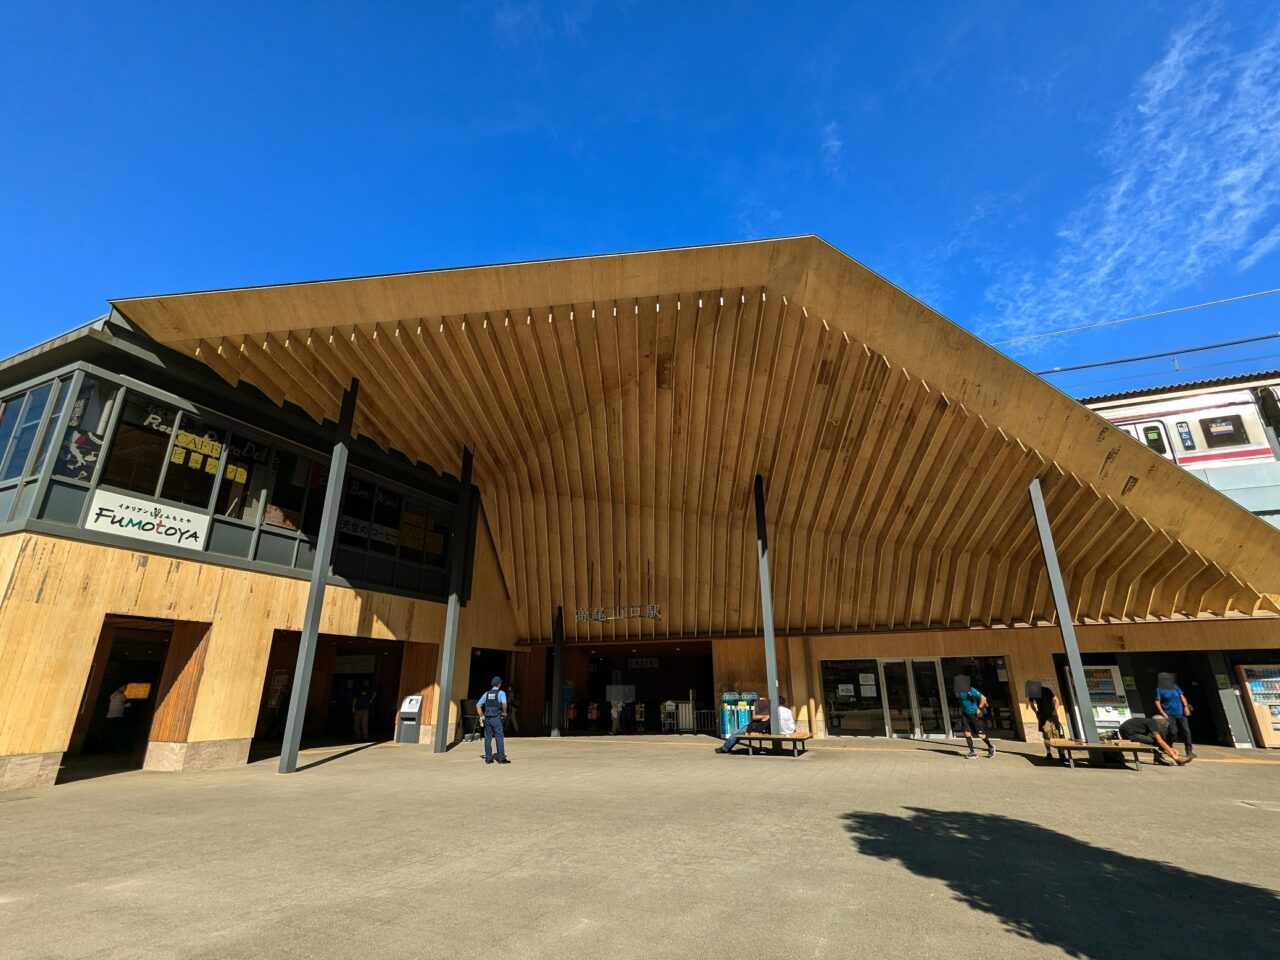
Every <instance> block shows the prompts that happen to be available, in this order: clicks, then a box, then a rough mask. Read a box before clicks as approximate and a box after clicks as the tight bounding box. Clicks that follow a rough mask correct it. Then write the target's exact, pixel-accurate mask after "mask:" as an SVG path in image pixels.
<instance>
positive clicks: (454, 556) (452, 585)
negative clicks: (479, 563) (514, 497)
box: [431, 447, 471, 753]
mask: <svg viewBox="0 0 1280 960" xmlns="http://www.w3.org/2000/svg"><path fill="white" fill-rule="evenodd" d="M459 484H460V489H459V491H458V514H457V518H456V520H455V522H454V530H455V531H460V530H464V531H465V530H470V529H471V451H470V450H468V449H467V448H466V447H464V448H463V449H462V476H461V477H460V478H459ZM466 546H467V544H466V538H465V537H458V536H455V537H454V541H453V549H452V550H451V551H450V557H449V606H448V608H447V609H446V610H445V615H444V643H442V644H441V645H440V671H439V673H440V684H439V688H438V692H437V693H436V729H435V738H434V740H433V743H432V747H431V750H432V752H433V753H444V752H445V751H446V750H448V749H449V743H450V742H451V741H452V740H453V727H452V725H451V724H450V723H449V709H450V708H451V707H452V706H453V703H452V700H453V667H454V660H456V659H457V651H458V615H459V613H460V611H461V607H462V601H461V595H462V584H463V583H464V582H465V579H466V573H467V557H468V555H469V551H468V550H467V549H466Z"/></svg>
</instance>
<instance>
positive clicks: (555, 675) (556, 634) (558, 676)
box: [551, 607, 564, 737]
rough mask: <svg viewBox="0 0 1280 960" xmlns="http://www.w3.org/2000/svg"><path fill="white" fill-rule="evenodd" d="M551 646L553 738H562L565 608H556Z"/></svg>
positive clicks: (552, 620) (552, 623)
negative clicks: (552, 654) (553, 654)
mask: <svg viewBox="0 0 1280 960" xmlns="http://www.w3.org/2000/svg"><path fill="white" fill-rule="evenodd" d="M551 644H552V649H554V650H555V662H554V663H553V664H552V665H551V736H553V737H558V736H560V723H561V722H562V721H563V720H564V703H563V702H562V700H561V693H560V688H561V687H563V686H564V607H556V612H555V616H553V617H552V618H551Z"/></svg>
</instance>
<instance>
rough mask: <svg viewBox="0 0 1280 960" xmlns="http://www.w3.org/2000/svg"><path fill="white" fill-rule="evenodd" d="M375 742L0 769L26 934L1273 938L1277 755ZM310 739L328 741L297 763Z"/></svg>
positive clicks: (480, 938)
mask: <svg viewBox="0 0 1280 960" xmlns="http://www.w3.org/2000/svg"><path fill="white" fill-rule="evenodd" d="M509 744H510V747H511V750H510V753H511V756H512V758H513V760H514V762H513V763H512V764H511V765H510V766H507V767H498V766H496V765H495V766H486V765H485V764H483V763H481V762H480V761H479V759H478V753H479V745H478V744H463V745H461V746H459V747H458V748H456V749H455V750H454V751H452V752H451V753H449V754H448V755H447V756H444V757H433V756H432V755H431V754H429V753H427V752H426V751H425V749H424V748H419V747H396V746H390V745H383V746H376V747H372V748H369V749H365V750H361V751H357V752H354V753H344V752H343V751H330V752H328V753H310V754H305V755H304V757H303V761H304V762H308V761H309V762H311V763H312V764H314V765H313V766H311V767H310V768H309V769H306V770H304V771H302V772H300V773H299V774H295V775H293V776H290V777H281V776H279V775H278V774H276V773H275V764H274V761H270V760H268V761H263V762H259V763H255V764H252V765H250V766H249V767H246V768H242V769H237V770H229V771H213V772H207V773H189V774H166V773H147V772H141V771H139V772H134V773H127V774H120V775H116V776H108V777H99V778H96V779H88V780H81V781H77V782H73V783H69V784H66V785H63V786H58V787H54V788H50V789H45V790H40V791H31V792H27V793H15V794H5V795H3V796H0V863H2V864H3V869H2V870H0V943H3V944H4V948H3V952H4V955H5V956H7V957H9V958H12V960H18V958H29V957H58V958H65V957H94V958H115V957H130V958H132V957H184V958H185V957H199V958H232V957H235V958H238V957H272V958H288V957H352V958H360V960H370V958H382V957H414V958H419V957H469V956H499V957H509V958H515V957H557V958H570V957H592V958H599V957H655V958H658V957H681V958H688V957H707V956H713V955H714V956H720V957H740V956H741V957H747V956H749V957H753V958H754V957H841V958H843V957H886V956H898V957H933V956H937V957H947V958H954V957H957V956H968V955H980V956H984V957H1062V956H1077V957H1127V956H1134V955H1137V954H1141V953H1146V954H1152V953H1154V954H1158V955H1159V956H1160V957H1161V958H1162V960H1171V958H1175V957H1205V956H1229V955H1232V954H1239V955H1240V956H1241V957H1242V960H1244V958H1246V957H1249V956H1257V957H1262V956H1267V955H1273V954H1274V951H1275V948H1276V944H1277V943H1280V896H1278V895H1277V891H1280V764H1277V763H1275V762H1270V761H1269V760H1268V759H1266V758H1264V756H1263V755H1259V754H1252V755H1251V754H1250V753H1248V752H1243V751H1241V752H1236V751H1227V750H1212V749H1211V748H1205V756H1204V757H1203V758H1202V759H1200V760H1198V761H1197V762H1196V763H1193V764H1191V765H1190V766H1188V767H1186V768H1182V769H1165V768H1158V767H1154V766H1147V767H1145V768H1144V770H1143V771H1142V773H1140V774H1137V773H1134V772H1132V771H1124V770H1103V769H1099V770H1091V769H1085V768H1081V769H1077V770H1067V769H1064V768H1060V767H1058V766H1056V765H1052V766H1048V765H1043V764H1042V763H1041V762H1040V761H1039V760H1038V759H1037V757H1036V750H1035V748H1034V747H1031V746H1030V745H1023V744H1014V745H1012V746H1010V745H1001V753H1000V755H999V756H998V757H997V758H996V759H995V760H991V761H987V760H985V759H982V760H975V761H965V760H962V759H960V756H959V749H960V748H959V747H958V746H957V745H956V744H954V743H952V744H940V743H921V744H916V743H902V742H895V741H884V740H880V741H859V742H857V743H855V744H848V743H847V742H844V743H841V742H834V743H833V742H824V743H822V744H819V746H818V747H817V748H816V749H814V750H813V751H812V752H811V754H810V755H809V756H807V757H804V758H802V759H799V760H792V759H790V758H789V757H751V758H748V757H746V756H732V757H723V756H718V755H716V754H714V753H713V752H712V748H713V747H714V746H715V741H711V740H709V739H706V738H675V737H672V738H658V737H651V738H622V739H617V740H614V739H609V738H595V739H573V738H569V739H565V740H560V741H552V740H521V739H512V740H511V741H509ZM316 761H327V762H320V763H316Z"/></svg>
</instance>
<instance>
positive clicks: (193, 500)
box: [160, 413, 227, 507]
mask: <svg viewBox="0 0 1280 960" xmlns="http://www.w3.org/2000/svg"><path fill="white" fill-rule="evenodd" d="M226 439H227V433H226V431H225V430H223V429H222V428H221V427H215V426H214V425H213V424H211V423H207V422H206V421H204V420H201V419H199V418H198V417H193V416H191V415H189V414H185V413H184V414H183V415H182V418H181V420H180V422H179V423H178V432H177V433H176V434H174V437H173V451H172V452H171V453H170V454H169V466H168V469H166V470H165V474H164V485H163V486H162V487H161V489H160V496H161V497H163V498H164V499H166V500H174V501H176V502H178V503H186V504H190V505H191V506H193V507H207V506H208V505H209V496H210V495H211V494H212V493H213V485H214V483H215V481H217V479H218V464H220V463H221V462H222V449H223V445H224V444H225V442H226Z"/></svg>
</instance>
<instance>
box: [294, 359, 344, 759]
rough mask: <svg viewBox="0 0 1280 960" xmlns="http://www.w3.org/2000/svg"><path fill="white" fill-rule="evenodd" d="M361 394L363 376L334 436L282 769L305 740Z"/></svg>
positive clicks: (340, 414)
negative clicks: (326, 594)
mask: <svg viewBox="0 0 1280 960" xmlns="http://www.w3.org/2000/svg"><path fill="white" fill-rule="evenodd" d="M359 394H360V381H359V380H352V381H351V386H350V387H348V388H347V389H346V390H344V391H343V393H342V408H341V412H340V413H339V414H338V432H337V434H336V436H335V437H334V440H333V456H332V457H331V458H330V459H329V482H328V486H326V487H325V490H324V509H323V510H322V511H321V512H320V534H319V537H318V538H317V540H316V555H315V559H314V560H313V561H312V565H311V587H310V589H308V591H307V609H306V613H305V614H304V615H303V618H302V639H301V641H300V642H299V643H298V664H297V666H296V667H295V668H294V671H293V692H292V694H290V696H289V714H288V717H287V719H286V721H285V725H284V742H283V743H282V744H281V745H280V772H281V773H293V772H294V771H295V770H297V769H298V745H299V743H301V742H302V724H303V722H304V721H305V720H306V717H307V693H308V691H310V689H311V669H312V667H314V666H315V662H316V642H317V641H318V640H319V637H320V615H321V613H323V612H324V588H325V584H326V583H327V582H328V580H329V569H330V567H331V566H332V564H333V541H334V536H335V534H336V533H337V529H338V510H339V508H340V507H341V506H342V488H343V486H344V485H345V478H346V475H347V454H348V453H349V452H350V448H351V424H352V422H353V421H354V420H355V415H356V398H357V397H358V396H359Z"/></svg>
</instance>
